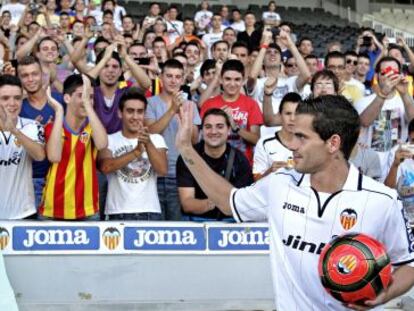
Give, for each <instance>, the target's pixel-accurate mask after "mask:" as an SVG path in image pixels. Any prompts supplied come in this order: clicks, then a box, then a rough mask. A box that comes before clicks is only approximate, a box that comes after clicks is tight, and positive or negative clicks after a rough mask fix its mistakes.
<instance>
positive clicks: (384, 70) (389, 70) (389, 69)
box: [381, 66, 400, 75]
mask: <svg viewBox="0 0 414 311" xmlns="http://www.w3.org/2000/svg"><path fill="white" fill-rule="evenodd" d="M389 72H392V73H394V74H395V75H399V74H400V72H399V71H398V69H394V68H392V67H391V66H388V67H386V68H384V69H383V70H382V71H381V74H382V75H386V74H387V73H389Z"/></svg>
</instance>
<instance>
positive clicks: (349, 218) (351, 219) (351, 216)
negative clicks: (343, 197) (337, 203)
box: [340, 208, 358, 230]
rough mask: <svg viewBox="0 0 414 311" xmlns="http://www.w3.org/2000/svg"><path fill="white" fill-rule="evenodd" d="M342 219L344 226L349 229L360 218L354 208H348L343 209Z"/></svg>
mask: <svg viewBox="0 0 414 311" xmlns="http://www.w3.org/2000/svg"><path fill="white" fill-rule="evenodd" d="M340 220H341V225H342V228H344V229H345V230H349V229H351V228H352V227H353V226H354V225H355V224H356V222H357V220H358V214H357V212H356V211H355V210H353V209H352V208H347V209H346V210H343V211H342V213H341V215H340Z"/></svg>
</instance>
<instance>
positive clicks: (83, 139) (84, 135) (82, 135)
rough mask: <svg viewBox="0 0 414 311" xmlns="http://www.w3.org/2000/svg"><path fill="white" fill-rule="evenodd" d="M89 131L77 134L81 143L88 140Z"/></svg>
mask: <svg viewBox="0 0 414 311" xmlns="http://www.w3.org/2000/svg"><path fill="white" fill-rule="evenodd" d="M89 136H90V135H89V133H88V132H83V133H82V134H80V136H79V140H80V141H81V142H82V143H83V144H86V143H87V142H88V141H89Z"/></svg>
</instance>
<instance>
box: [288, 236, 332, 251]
mask: <svg viewBox="0 0 414 311" xmlns="http://www.w3.org/2000/svg"><path fill="white" fill-rule="evenodd" d="M282 242H283V244H285V245H286V246H289V247H291V248H293V249H297V250H300V251H302V252H308V253H312V254H318V255H320V254H321V253H322V249H323V248H324V247H325V245H326V243H319V245H318V244H316V243H312V242H307V241H303V240H302V237H301V236H300V235H297V236H293V235H289V236H288V238H287V239H286V240H285V239H284V240H282Z"/></svg>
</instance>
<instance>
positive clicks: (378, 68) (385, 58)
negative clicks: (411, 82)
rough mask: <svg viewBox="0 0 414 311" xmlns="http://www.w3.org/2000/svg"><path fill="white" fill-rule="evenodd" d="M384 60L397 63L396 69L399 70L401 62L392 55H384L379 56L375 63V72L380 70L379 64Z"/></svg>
mask: <svg viewBox="0 0 414 311" xmlns="http://www.w3.org/2000/svg"><path fill="white" fill-rule="evenodd" d="M384 62H395V63H396V64H397V65H398V70H399V71H401V63H400V62H399V61H398V59H396V58H394V57H392V56H385V57H382V58H380V60H379V61H378V63H377V64H376V65H375V72H376V73H379V72H380V71H381V65H382V63H384Z"/></svg>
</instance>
